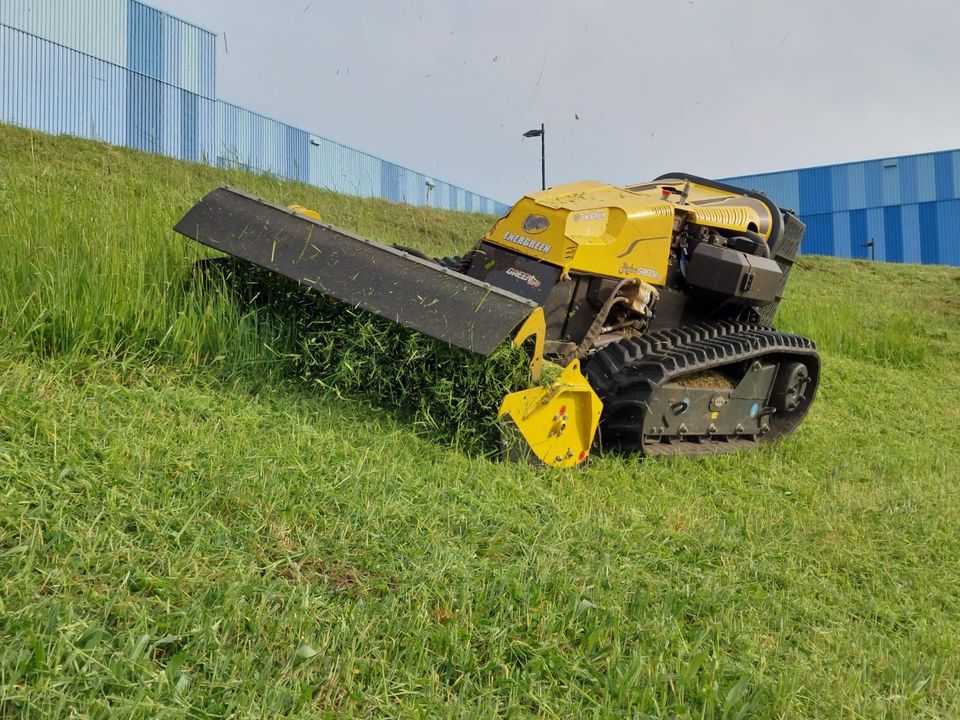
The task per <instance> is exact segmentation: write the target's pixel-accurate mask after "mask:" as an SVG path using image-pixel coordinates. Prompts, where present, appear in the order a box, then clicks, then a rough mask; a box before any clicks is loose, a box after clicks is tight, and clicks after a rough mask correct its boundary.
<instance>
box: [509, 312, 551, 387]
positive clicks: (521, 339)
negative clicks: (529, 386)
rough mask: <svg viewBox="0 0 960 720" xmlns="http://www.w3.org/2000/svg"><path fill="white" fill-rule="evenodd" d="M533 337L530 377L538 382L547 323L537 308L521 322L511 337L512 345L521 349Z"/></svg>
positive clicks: (541, 368) (541, 369) (541, 367)
mask: <svg viewBox="0 0 960 720" xmlns="http://www.w3.org/2000/svg"><path fill="white" fill-rule="evenodd" d="M534 336H536V340H535V341H534V342H535V343H536V344H535V346H534V348H533V357H532V358H530V375H531V376H532V377H533V379H534V380H539V379H540V373H541V372H542V371H543V341H544V338H546V336H547V321H546V319H545V318H544V315H543V308H542V307H538V308H537V309H536V310H534V311H533V312H532V313H530V314H529V315H528V316H527V319H526V320H524V321H523V324H522V325H520V329H519V330H517V334H516V335H514V336H513V344H514V345H516V346H517V347H522V346H523V344H524V343H525V342H526V341H527V340H528V339H529V338H531V337H534Z"/></svg>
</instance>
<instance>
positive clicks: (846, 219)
mask: <svg viewBox="0 0 960 720" xmlns="http://www.w3.org/2000/svg"><path fill="white" fill-rule="evenodd" d="M830 217H831V218H833V252H834V254H835V255H836V256H837V257H843V258H848V257H852V256H853V253H852V248H851V247H850V213H846V212H839V213H833V214H831V215H830Z"/></svg>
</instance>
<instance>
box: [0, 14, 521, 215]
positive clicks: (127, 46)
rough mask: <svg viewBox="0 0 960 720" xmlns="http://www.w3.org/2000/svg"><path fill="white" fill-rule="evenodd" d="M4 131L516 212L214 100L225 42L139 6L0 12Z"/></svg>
mask: <svg viewBox="0 0 960 720" xmlns="http://www.w3.org/2000/svg"><path fill="white" fill-rule="evenodd" d="M0 122H6V123H11V124H14V125H21V126H24V127H29V128H34V129H37V130H42V131H44V132H48V133H52V134H61V133H66V134H70V135H77V136H79V137H86V138H91V139H95V140H101V141H104V142H108V143H111V144H114V145H125V146H128V147H132V148H136V149H138V150H145V151H148V152H155V153H160V154H163V155H169V156H171V157H176V158H181V159H184V160H192V161H196V162H205V163H209V164H211V165H218V166H221V167H242V168H246V169H249V170H252V171H255V172H267V173H271V174H274V175H277V176H279V177H284V178H289V179H292V180H299V181H301V182H305V183H310V184H312V185H316V186H318V187H324V188H328V189H330V190H334V191H336V192H343V193H351V194H355V195H362V196H365V197H379V198H384V199H386V200H392V201H394V202H405V203H408V204H411V205H429V206H432V207H438V208H449V209H455V210H473V211H475V212H486V213H490V214H502V213H504V212H506V210H507V206H506V205H503V204H502V203H498V202H496V201H494V200H491V199H490V198H486V197H483V196H480V195H477V194H475V193H472V192H469V191H467V190H464V189H463V188H460V187H457V186H455V185H451V184H449V183H445V182H442V181H439V180H435V179H433V178H431V177H429V176H427V175H424V174H422V173H418V172H415V171H413V170H409V169H407V168H404V167H401V166H399V165H396V164H394V163H391V162H388V161H386V160H382V159H380V158H378V157H374V156H372V155H369V154H367V153H364V152H361V151H359V150H355V149H354V148H351V147H347V146H345V145H341V144H340V143H336V142H334V141H332V140H327V139H325V138H322V137H319V136H317V135H311V134H310V133H308V132H307V131H305V130H301V129H300V128H296V127H293V126H291V125H287V124H286V123H282V122H280V121H278V120H274V119H272V118H268V117H264V116H263V115H260V114H258V113H255V112H251V111H250V110H245V109H244V108H241V107H237V106H236V105H233V104H231V103H228V102H224V101H221V100H218V99H217V98H216V36H215V35H214V34H213V33H211V32H209V31H207V30H204V29H202V28H199V27H197V26H195V25H193V24H191V23H188V22H185V21H183V20H181V19H179V18H176V17H173V16H172V15H168V14H166V13H164V12H162V11H160V10H157V9H155V8H152V7H150V6H149V5H145V4H143V3H140V2H137V0H0Z"/></svg>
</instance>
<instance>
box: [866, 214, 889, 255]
mask: <svg viewBox="0 0 960 720" xmlns="http://www.w3.org/2000/svg"><path fill="white" fill-rule="evenodd" d="M885 229H886V226H885V225H884V221H883V208H882V207H875V208H870V209H869V210H867V234H868V235H869V236H870V240H872V241H873V243H874V247H873V252H874V256H875V258H876V259H877V260H886V258H887V246H886V236H885V235H884V231H885Z"/></svg>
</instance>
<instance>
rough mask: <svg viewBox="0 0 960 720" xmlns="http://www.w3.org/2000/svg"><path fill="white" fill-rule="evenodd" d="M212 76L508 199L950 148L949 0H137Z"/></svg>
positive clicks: (954, 64) (251, 100)
mask: <svg viewBox="0 0 960 720" xmlns="http://www.w3.org/2000/svg"><path fill="white" fill-rule="evenodd" d="M148 2H149V3H150V4H152V5H154V6H155V7H158V8H160V9H162V10H165V11H167V12H169V13H172V14H174V15H177V16H179V17H181V18H183V19H185V20H188V21H190V22H194V23H196V24H198V25H201V26H202V27H205V28H207V29H208V30H211V31H213V32H215V33H217V34H218V38H217V94H218V96H219V97H220V98H221V99H224V100H228V101H230V102H233V103H236V104H239V105H242V106H244V107H247V108H249V109H251V110H255V111H257V112H260V113H263V114H265V115H268V116H270V117H274V118H277V119H279V120H282V121H284V122H288V123H290V124H292V125H296V126H298V127H301V128H303V129H305V130H308V131H310V132H312V133H314V134H316V135H321V136H323V137H326V138H329V139H331V140H336V141H337V142H341V143H343V144H345V145H350V146H352V147H355V148H359V149H361V150H364V151H366V152H369V153H372V154H374V155H378V156H380V157H382V158H385V159H387V160H390V161H392V162H395V163H398V164H400V165H404V166H406V167H409V168H412V169H414V170H417V171H420V172H423V173H426V174H429V175H433V176H435V177H437V178H439V179H442V180H446V181H448V182H452V183H455V184H457V185H461V186H463V187H465V188H467V189H469V190H473V191H474V192H478V193H480V194H482V195H486V196H488V197H492V198H494V199H495V200H499V201H502V202H506V203H512V202H514V201H515V200H517V199H518V198H519V197H521V196H522V195H523V194H524V193H527V192H530V191H533V190H538V189H539V188H540V141H539V139H524V138H523V132H524V131H526V130H529V129H532V128H537V127H539V126H540V123H544V124H545V126H546V155H547V157H546V174H547V184H548V185H556V184H560V183H564V182H573V181H576V180H583V179H593V180H600V181H603V182H609V183H613V184H621V185H623V184H629V183H635V182H640V181H643V180H648V179H651V178H653V177H656V176H657V175H661V174H663V173H667V172H672V171H677V170H682V171H685V172H690V173H693V174H696V175H702V176H706V177H717V178H720V177H731V176H736V175H743V174H751V173H757V172H765V171H772V170H784V169H790V168H797V167H808V166H812V165H824V164H832V163H837V162H847V161H855V160H865V159H870V158H876V157H884V156H891V155H901V154H909V153H915V152H925V151H932V150H943V149H951V148H956V147H960V81H958V77H960V42H957V40H956V32H957V30H956V29H957V27H960V3H956V2H952V1H950V0H940V1H934V0H903V1H894V0H874V1H872V2H871V1H867V0H835V1H834V2H827V1H826V0H672V1H662V2H653V1H648V0H632V1H631V0H579V1H574V0H538V1H536V2H535V1H533V0H512V1H511V0H473V1H472V2H465V1H462V0H352V2H344V1H343V0H337V1H336V2H332V1H331V0H148Z"/></svg>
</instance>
